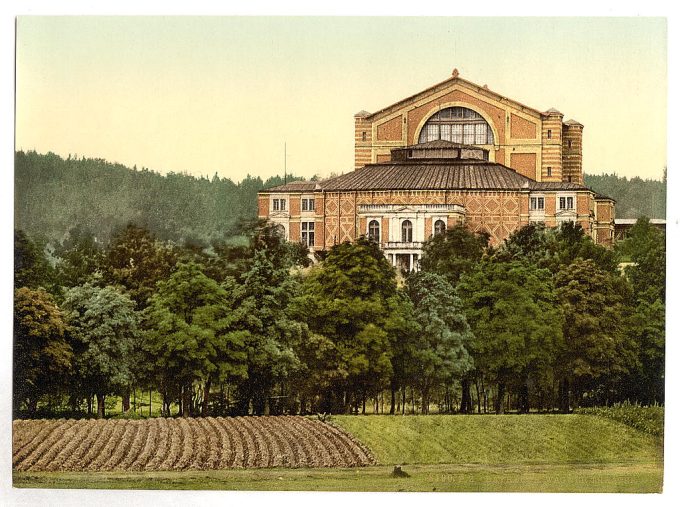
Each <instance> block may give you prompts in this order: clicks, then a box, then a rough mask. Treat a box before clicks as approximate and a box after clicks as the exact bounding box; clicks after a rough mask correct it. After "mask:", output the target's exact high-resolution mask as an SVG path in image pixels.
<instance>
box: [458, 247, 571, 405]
mask: <svg viewBox="0 0 680 507" xmlns="http://www.w3.org/2000/svg"><path fill="white" fill-rule="evenodd" d="M458 291H459V294H460V297H461V299H462V300H463V303H464V308H465V314H466V317H467V320H468V322H469V323H470V327H471V329H472V332H473V333H474V336H475V341H474V345H473V346H472V347H471V348H472V355H473V357H474V360H475V365H476V367H477V369H478V370H480V371H482V372H483V373H484V374H485V375H486V376H487V377H488V378H491V379H493V380H495V381H496V382H497V383H498V391H497V396H496V400H495V411H496V413H502V412H503V410H504V408H503V406H504V403H503V401H504V397H505V393H506V389H507V387H508V385H509V384H514V385H515V386H516V387H517V388H518V389H519V394H520V398H521V400H520V410H521V411H524V412H528V410H529V392H528V391H529V381H530V380H531V379H532V377H533V378H537V377H540V376H543V375H545V373H546V370H547V369H549V368H550V367H551V366H552V364H553V362H554V359H555V356H556V354H557V352H558V351H559V350H560V347H561V346H562V324H563V322H564V318H563V315H562V312H561V309H560V307H559V304H558V301H557V299H556V297H555V292H554V288H553V284H552V281H551V277H550V272H549V271H548V270H544V269H539V268H536V267H535V266H533V265H531V264H525V263H522V262H518V261H513V262H496V261H491V260H488V261H485V262H482V263H481V264H480V265H479V267H478V268H477V269H476V270H475V271H473V272H471V273H469V274H468V275H466V276H465V277H464V278H463V279H462V280H461V282H460V284H459V286H458Z"/></svg>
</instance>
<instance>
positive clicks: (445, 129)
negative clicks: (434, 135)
mask: <svg viewBox="0 0 680 507" xmlns="http://www.w3.org/2000/svg"><path fill="white" fill-rule="evenodd" d="M440 132H441V138H442V140H444V141H450V140H451V125H441V130H440Z"/></svg>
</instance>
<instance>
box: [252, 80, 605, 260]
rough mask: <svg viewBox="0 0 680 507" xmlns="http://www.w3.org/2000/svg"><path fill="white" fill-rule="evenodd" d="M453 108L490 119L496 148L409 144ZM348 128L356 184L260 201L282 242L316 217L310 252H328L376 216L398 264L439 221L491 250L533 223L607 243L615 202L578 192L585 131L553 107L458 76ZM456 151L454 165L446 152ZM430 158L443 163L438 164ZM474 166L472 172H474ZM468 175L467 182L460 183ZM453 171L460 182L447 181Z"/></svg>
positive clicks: (293, 187) (294, 189)
mask: <svg viewBox="0 0 680 507" xmlns="http://www.w3.org/2000/svg"><path fill="white" fill-rule="evenodd" d="M449 107H463V108H465V109H470V110H472V111H474V112H475V113H477V115H472V116H470V118H474V121H477V122H482V123H483V122H486V124H487V125H488V128H489V129H491V132H492V133H493V144H488V145H481V146H480V147H478V148H472V147H471V146H466V147H464V148H460V145H455V143H451V142H448V145H447V144H446V142H445V141H434V142H432V143H426V144H420V145H419V146H418V147H413V146H412V145H415V144H418V141H419V138H420V132H421V130H422V129H423V126H424V125H425V123H426V122H427V121H428V119H430V118H431V117H432V116H433V115H434V114H436V113H437V112H439V111H441V110H442V109H443V108H449ZM466 114H467V113H466ZM480 117H481V118H480ZM445 118H453V117H448V116H446V117H445ZM455 118H462V116H456V117H455ZM466 118H467V117H466ZM482 119H483V121H482ZM446 121H448V120H446ZM456 121H458V120H456ZM354 125H355V136H354V146H355V169H356V170H357V171H356V172H353V173H350V175H352V174H353V175H355V176H356V177H357V178H358V180H361V181H358V180H357V178H355V179H354V180H352V181H353V183H352V184H354V185H356V186H351V185H350V186H342V185H347V183H346V182H347V181H349V180H347V178H346V177H347V176H348V175H344V176H340V177H338V178H334V179H330V180H327V181H326V182H321V184H314V183H312V182H297V183H290V184H287V185H283V186H281V187H277V188H274V189H271V190H268V191H263V192H261V193H260V194H259V195H258V216H259V217H260V218H267V219H270V220H271V221H272V222H274V223H278V224H281V225H282V226H283V227H284V229H285V231H286V237H287V239H288V240H290V241H300V240H301V222H305V221H313V222H314V244H313V245H311V248H312V249H313V250H327V249H329V248H331V247H333V245H336V244H338V243H342V242H345V241H353V240H355V239H356V238H358V237H359V236H362V235H365V234H367V231H368V224H369V223H370V221H371V220H377V221H378V223H379V226H380V238H379V242H380V244H381V247H383V249H384V250H385V252H386V256H388V258H390V259H391V260H392V261H393V262H394V263H395V265H397V264H396V262H397V261H396V259H397V257H398V256H402V257H403V256H405V255H409V256H413V255H415V256H416V257H419V253H418V252H419V250H418V248H419V247H418V245H416V243H417V244H422V242H423V241H426V240H427V239H428V238H429V237H430V236H431V235H432V233H433V231H434V224H435V222H436V220H443V221H444V223H445V224H446V226H447V228H448V227H453V226H454V225H456V224H459V223H464V224H465V225H466V226H467V227H469V228H470V230H472V231H474V232H486V233H488V234H489V236H490V242H491V244H492V245H494V246H498V245H500V244H501V243H502V242H503V241H504V240H505V239H507V238H508V236H509V235H510V234H512V233H513V232H514V231H516V230H517V229H519V228H520V227H522V226H523V225H526V224H528V223H530V222H539V221H540V222H543V223H545V224H546V225H547V226H549V227H554V226H557V225H559V224H560V223H563V222H565V221H573V222H576V223H578V224H580V225H581V226H582V228H583V229H584V231H585V232H586V233H587V234H589V235H590V236H591V237H593V239H594V240H595V241H596V242H597V243H601V244H605V245H611V243H612V240H613V227H614V202H613V201H612V200H611V199H609V198H607V197H604V196H597V195H596V194H594V193H593V192H592V191H591V190H589V189H587V188H586V187H584V186H583V174H582V133H583V125H581V124H580V123H578V122H576V121H574V120H569V121H567V122H563V115H562V113H560V112H559V111H557V110H555V109H550V110H548V111H545V112H539V111H537V110H535V109H532V108H530V107H527V106H525V105H523V104H520V103H518V102H515V101H513V100H511V99H508V98H506V97H502V96H500V95H498V94H496V93H494V92H492V91H490V90H489V89H488V88H487V87H486V86H482V87H480V86H478V85H475V84H474V83H470V82H468V81H465V80H463V79H461V78H459V77H458V75H457V72H454V75H453V77H452V78H450V79H448V80H446V81H444V82H442V83H439V84H438V85H435V86H433V87H431V88H429V89H427V90H425V91H423V92H421V93H418V94H416V95H414V96H412V97H409V98H407V99H404V100H403V101H400V102H397V103H396V104H393V105H391V106H388V107H386V108H384V109H381V110H380V111H378V112H376V113H368V112H366V111H361V112H360V113H357V114H356V115H355V116H354ZM442 135H443V134H442ZM475 139H476V138H475ZM437 143H439V144H437ZM442 143H443V144H442ZM406 147H408V148H406ZM457 147H458V148H457ZM456 149H458V150H459V151H458V152H457V153H458V155H456V157H458V158H459V159H460V160H458V162H456V161H455V160H454V158H456V157H453V158H452V157H451V156H450V155H449V154H450V153H454V152H455V150H456ZM422 150H430V151H429V152H428V153H430V154H431V155H428V157H429V163H430V165H428V162H427V161H426V162H423V164H424V165H422V166H417V167H416V165H414V163H416V162H417V160H416V159H419V158H423V157H422V156H421V155H419V153H420V152H421V151H422ZM437 150H439V151H437ZM445 150H448V151H445ZM407 152H408V154H407ZM473 152H477V153H478V155H479V156H478V158H475V155H473ZM444 153H446V155H444ZM463 153H466V156H465V157H464V156H463ZM414 154H415V155H414ZM482 154H483V156H482ZM394 157H396V158H394ZM413 157H415V158H413ZM447 157H448V158H447ZM410 158H413V160H409V159H410ZM425 158H427V157H425ZM435 158H436V159H442V161H441V163H440V162H439V161H438V160H437V161H435V160H433V159H435ZM464 158H466V159H467V160H468V161H464V160H462V159H464ZM384 162H391V164H381V163H384ZM456 164H458V167H456ZM480 164H486V166H484V167H481V166H480ZM441 166H443V167H445V168H450V171H453V172H448V173H441V172H440V173H437V174H439V176H436V177H435V176H433V175H434V174H435V173H436V170H434V169H431V168H432V167H441ZM471 167H473V168H474V167H476V169H475V170H476V171H477V172H475V173H474V175H472V172H470V171H472V169H471ZM406 169H408V171H410V172H404V171H405V170H406ZM393 170H394V171H402V172H400V173H399V175H397V173H396V172H392V173H390V174H393V176H392V179H389V180H388V181H389V182H392V181H394V185H395V186H394V187H391V186H390V185H391V183H388V184H386V185H384V186H383V187H380V186H376V185H374V184H373V183H371V182H374V181H376V179H377V180H384V176H385V174H386V173H385V171H393ZM446 170H448V169H446ZM376 171H379V172H376ZM419 171H422V172H419ZM433 171H434V172H433ZM473 172H474V171H473ZM417 174H421V175H424V176H422V179H421V180H418V182H416V183H414V180H413V178H412V176H413V175H417ZM465 174H466V175H467V176H464V177H465V178H467V179H465V181H464V182H463V183H461V181H462V180H460V178H462V177H463V175H465ZM362 175H363V176H362ZM453 175H455V178H459V179H458V180H456V181H458V183H452V182H453V181H454V180H455V178H454V176H453ZM492 175H493V176H492ZM498 175H501V176H498ZM503 175H504V176H503ZM499 177H500V179H499ZM343 178H345V179H343ZM368 180H370V181H368ZM481 181H484V183H480V182H481ZM330 182H345V183H342V185H340V184H339V183H330ZM333 185H335V186H333ZM409 185H410V186H409ZM437 185H439V186H437ZM447 185H451V186H447ZM456 185H458V186H456ZM460 185H462V186H460ZM353 188H354V189H360V190H351V189H353ZM385 188H386V189H385ZM367 189H371V190H367ZM282 198H283V199H286V201H287V202H288V207H287V209H286V210H284V211H282V210H274V209H273V204H272V202H273V199H282ZM309 198H313V199H314V201H315V209H314V211H309V210H307V211H305V210H303V208H302V206H301V199H309ZM532 198H533V201H532ZM539 202H540V206H539V205H537V203H539ZM531 203H533V207H532V204H531ZM406 220H409V221H411V222H413V224H412V225H413V234H414V239H413V240H412V241H406V240H404V239H403V238H402V235H401V227H404V225H403V224H404V223H406V222H405V221H406ZM390 249H391V250H390ZM416 257H411V259H415V258H416ZM409 262H411V261H409Z"/></svg>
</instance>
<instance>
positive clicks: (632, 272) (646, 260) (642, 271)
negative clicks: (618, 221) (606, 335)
mask: <svg viewBox="0 0 680 507" xmlns="http://www.w3.org/2000/svg"><path fill="white" fill-rule="evenodd" d="M617 251H618V253H619V254H620V255H623V256H628V257H630V260H631V262H632V263H633V265H632V266H629V267H627V268H626V276H627V277H628V279H629V280H630V283H631V285H632V287H633V293H634V296H635V299H636V300H638V301H646V302H648V303H653V302H654V301H656V300H659V301H661V302H663V301H665V299H666V237H665V234H664V233H663V232H661V231H659V230H658V229H657V228H655V227H654V226H652V225H651V224H650V223H649V219H648V218H646V217H642V218H639V219H638V220H637V222H636V223H635V225H634V226H633V227H631V229H630V231H629V233H628V236H627V237H626V239H625V240H624V241H622V242H621V243H619V244H618V245H617Z"/></svg>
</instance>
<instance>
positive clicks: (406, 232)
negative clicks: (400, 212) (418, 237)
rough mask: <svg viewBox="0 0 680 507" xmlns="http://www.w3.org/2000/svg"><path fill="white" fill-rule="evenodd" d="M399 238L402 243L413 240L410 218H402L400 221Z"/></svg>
mask: <svg viewBox="0 0 680 507" xmlns="http://www.w3.org/2000/svg"><path fill="white" fill-rule="evenodd" d="M401 240H402V241H403V242H404V243H410V242H411V241H413V224H412V223H411V221H410V220H404V221H403V222H402V223H401Z"/></svg>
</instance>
